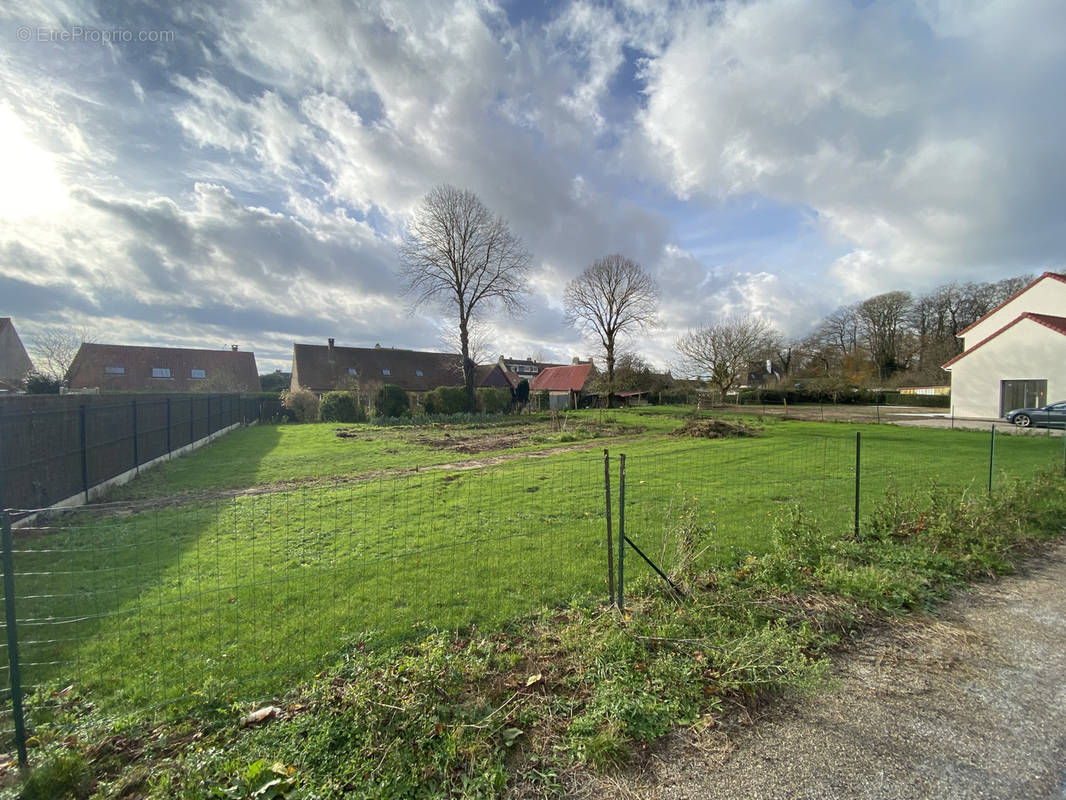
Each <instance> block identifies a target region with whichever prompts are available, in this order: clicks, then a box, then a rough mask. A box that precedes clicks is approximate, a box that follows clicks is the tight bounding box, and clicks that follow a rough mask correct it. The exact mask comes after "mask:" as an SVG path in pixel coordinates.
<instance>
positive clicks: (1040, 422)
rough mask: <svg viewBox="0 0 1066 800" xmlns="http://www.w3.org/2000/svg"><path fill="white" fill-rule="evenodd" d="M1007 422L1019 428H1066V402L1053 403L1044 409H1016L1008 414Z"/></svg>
mask: <svg viewBox="0 0 1066 800" xmlns="http://www.w3.org/2000/svg"><path fill="white" fill-rule="evenodd" d="M1006 420H1007V422H1011V423H1013V424H1015V425H1017V426H1018V427H1019V428H1029V427H1045V428H1062V427H1066V401H1064V402H1061V403H1052V404H1051V405H1047V406H1044V407H1043V408H1016V409H1014V410H1013V411H1010V412H1008V413H1007V415H1006Z"/></svg>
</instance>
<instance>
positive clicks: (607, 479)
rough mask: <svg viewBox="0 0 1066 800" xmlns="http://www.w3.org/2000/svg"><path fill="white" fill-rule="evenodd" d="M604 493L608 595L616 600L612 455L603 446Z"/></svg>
mask: <svg viewBox="0 0 1066 800" xmlns="http://www.w3.org/2000/svg"><path fill="white" fill-rule="evenodd" d="M603 493H604V499H605V501H606V504H607V596H608V597H609V598H610V602H612V603H613V602H614V539H613V537H612V536H611V455H610V453H609V452H608V451H607V448H606V447H605V448H603Z"/></svg>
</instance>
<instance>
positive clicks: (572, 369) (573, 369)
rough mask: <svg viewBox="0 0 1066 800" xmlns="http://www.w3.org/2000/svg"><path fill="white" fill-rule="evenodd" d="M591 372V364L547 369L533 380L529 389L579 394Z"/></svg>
mask: <svg viewBox="0 0 1066 800" xmlns="http://www.w3.org/2000/svg"><path fill="white" fill-rule="evenodd" d="M591 371H592V364H573V365H571V366H569V367H547V368H545V369H543V370H541V371H540V373H539V374H538V375H537V377H536V378H534V379H533V382H532V383H531V384H530V385H529V388H530V390H531V391H534V392H580V391H581V390H582V389H584V388H585V381H587V380H588V377H589V373H590V372H591Z"/></svg>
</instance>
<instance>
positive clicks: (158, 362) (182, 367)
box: [67, 344, 259, 392]
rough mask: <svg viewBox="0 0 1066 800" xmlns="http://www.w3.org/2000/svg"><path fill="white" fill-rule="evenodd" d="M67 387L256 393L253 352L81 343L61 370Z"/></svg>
mask: <svg viewBox="0 0 1066 800" xmlns="http://www.w3.org/2000/svg"><path fill="white" fill-rule="evenodd" d="M67 386H68V387H69V388H70V389H99V390H100V391H101V392H258V391H259V371H258V369H257V368H256V364H255V354H254V353H251V352H248V351H244V350H238V349H237V347H236V345H234V346H233V347H230V348H228V349H226V350H197V349H192V348H184V347H140V346H135V345H119V344H83V345H82V346H81V347H79V348H78V352H77V354H76V355H75V356H74V360H73V361H72V362H71V364H70V369H68V370H67Z"/></svg>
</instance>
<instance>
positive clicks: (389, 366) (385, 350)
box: [292, 344, 463, 394]
mask: <svg viewBox="0 0 1066 800" xmlns="http://www.w3.org/2000/svg"><path fill="white" fill-rule="evenodd" d="M460 364H461V358H460V356H459V355H458V354H456V353H425V352H421V351H418V350H396V349H394V348H391V347H335V346H332V345H323V344H294V345H293V346H292V386H293V387H294V388H295V387H297V386H302V387H304V388H306V389H310V390H311V391H313V392H316V393H318V394H321V393H323V392H328V391H331V390H333V389H336V388H337V387H339V386H342V385H343V384H344V383H346V382H349V381H352V380H358V381H360V382H361V383H364V384H365V383H368V382H370V383H377V384H385V383H391V384H394V385H396V386H399V387H401V388H403V389H404V390H406V391H409V392H428V391H431V390H433V389H436V388H437V387H438V386H461V385H462V383H463V371H462V369H461V368H460Z"/></svg>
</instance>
